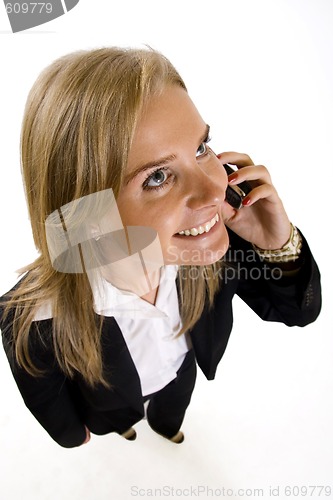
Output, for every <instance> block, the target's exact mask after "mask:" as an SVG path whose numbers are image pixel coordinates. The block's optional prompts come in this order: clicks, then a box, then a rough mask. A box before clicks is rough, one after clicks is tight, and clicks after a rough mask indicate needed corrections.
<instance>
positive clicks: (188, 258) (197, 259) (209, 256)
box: [164, 237, 229, 266]
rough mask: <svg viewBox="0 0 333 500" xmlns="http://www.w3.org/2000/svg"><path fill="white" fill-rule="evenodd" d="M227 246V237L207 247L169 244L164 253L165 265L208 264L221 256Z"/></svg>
mask: <svg viewBox="0 0 333 500" xmlns="http://www.w3.org/2000/svg"><path fill="white" fill-rule="evenodd" d="M228 248H229V238H228V237H227V238H223V241H221V242H220V244H219V245H214V247H208V248H192V249H189V248H179V247H178V246H175V245H173V246H170V247H169V249H168V252H166V254H165V255H164V262H165V264H166V265H171V264H173V265H179V266H209V265H211V264H214V263H215V262H218V261H219V260H221V259H222V258H223V256H224V255H225V254H226V252H227V250H228Z"/></svg>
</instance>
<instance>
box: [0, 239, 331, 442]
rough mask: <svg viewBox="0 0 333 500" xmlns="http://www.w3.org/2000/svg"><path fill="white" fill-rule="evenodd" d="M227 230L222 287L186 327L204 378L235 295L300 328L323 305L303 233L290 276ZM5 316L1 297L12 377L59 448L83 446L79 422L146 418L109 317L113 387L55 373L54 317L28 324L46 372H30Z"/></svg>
mask: <svg viewBox="0 0 333 500" xmlns="http://www.w3.org/2000/svg"><path fill="white" fill-rule="evenodd" d="M229 236H230V248H229V252H228V254H227V256H226V260H227V261H228V262H229V265H228V267H227V268H226V269H225V272H224V278H223V279H222V286H221V290H220V292H219V293H218V294H217V295H216V298H215V302H214V307H213V308H208V306H207V307H206V308H205V310H204V312H203V314H202V316H201V318H200V319H199V321H198V322H197V324H196V325H195V327H194V328H193V330H192V331H191V332H190V335H191V340H192V344H193V349H194V353H195V357H196V360H197V363H198V365H199V367H200V368H201V370H202V371H203V373H204V374H205V376H206V378H207V379H208V380H211V379H213V378H214V377H215V372H216V368H217V365H218V363H219V361H220V360H221V358H222V356H223V353H224V351H225V349H226V346H227V343H228V339H229V336H230V332H231V328H232V323H233V315H232V298H233V296H234V295H235V294H237V295H238V296H239V297H240V298H241V299H243V300H244V301H245V302H246V303H247V304H248V305H249V306H250V307H251V309H253V310H254V311H255V312H256V313H257V314H258V315H259V316H260V318H262V319H263V320H266V321H279V322H282V323H284V324H286V325H287V326H294V325H296V326H305V325H307V324H308V323H311V322H313V321H314V320H315V319H316V318H317V316H318V314H319V312H320V309H321V288H320V274H319V270H318V267H317V265H316V262H315V260H314V258H313V256H312V254H311V252H310V249H309V247H308V245H307V242H306V240H305V238H304V237H303V248H302V254H301V270H300V271H299V272H298V274H297V276H296V277H295V276H294V277H288V276H284V277H282V278H281V277H280V279H276V277H275V278H274V277H273V276H272V275H271V269H272V266H269V265H268V264H267V263H265V262H263V261H262V260H261V259H260V258H259V256H258V255H257V254H255V252H254V251H253V250H252V246H251V245H250V244H249V243H247V242H246V241H244V240H242V239H241V238H239V237H238V236H237V235H235V234H234V233H233V232H231V231H229ZM273 267H274V266H273ZM11 320H12V315H9V316H8V318H7V319H6V321H4V320H3V318H2V313H1V301H0V326H1V330H2V340H3V345H4V348H5V352H6V355H7V358H8V361H9V364H10V368H11V370H12V373H13V376H14V378H15V380H16V383H17V385H18V388H19V390H20V392H21V395H22V397H23V399H24V402H25V404H26V406H27V407H28V408H29V410H30V411H31V412H32V413H33V415H34V416H35V417H36V419H37V420H38V421H39V422H40V424H41V425H42V426H43V427H44V428H45V429H46V431H47V432H48V433H49V434H50V436H51V437H52V438H53V439H54V440H55V441H56V442H57V443H58V444H60V445H61V446H64V447H73V446H78V445H80V444H82V443H83V441H84V439H85V427H84V424H85V425H87V427H88V428H89V429H90V430H91V431H92V432H94V433H95V434H105V433H108V432H112V431H113V430H114V428H113V427H112V424H111V421H110V418H109V419H108V415H109V416H110V415H112V414H118V415H121V414H122V412H128V411H130V412H131V415H132V420H133V423H135V422H137V421H139V420H141V418H142V417H143V416H144V408H143V399H142V392H141V385H140V380H139V376H138V373H137V370H136V368H135V365H134V363H133V360H132V358H131V356H130V353H129V350H128V348H127V345H126V342H125V340H124V337H123V335H122V332H121V330H120V328H119V326H118V324H117V322H116V320H115V319H114V318H113V317H106V318H105V319H104V322H103V329H102V338H101V343H102V356H103V363H104V369H105V374H106V378H107V379H108V381H109V382H110V383H111V385H112V388H111V389H106V388H105V387H104V386H102V385H98V386H96V387H95V388H94V389H92V388H91V387H90V386H88V385H87V384H86V383H85V381H84V380H83V378H82V377H81V376H80V374H77V375H76V376H75V377H74V379H73V380H70V379H69V378H67V377H66V376H65V375H64V374H63V373H62V372H61V371H60V369H59V367H58V365H57V362H56V360H55V356H54V353H53V349H52V342H51V335H52V319H46V320H41V321H36V322H34V323H33V324H32V326H31V335H30V346H31V355H32V359H33V361H34V363H35V364H36V365H37V366H38V367H39V368H42V369H43V370H46V371H47V374H46V375H45V376H43V377H38V378H36V377H32V376H30V375H29V374H28V373H27V372H26V371H24V370H23V369H22V368H20V367H19V366H18V365H17V362H16V360H15V356H14V352H13V342H12V329H11V322H12V321H11ZM41 337H42V338H43V343H42V342H41V340H40V339H41ZM96 415H98V416H99V418H98V422H99V424H98V425H96V424H95V421H96V419H95V417H96ZM101 417H102V418H101ZM111 420H112V419H111Z"/></svg>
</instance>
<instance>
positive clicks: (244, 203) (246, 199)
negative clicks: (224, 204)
mask: <svg viewBox="0 0 333 500" xmlns="http://www.w3.org/2000/svg"><path fill="white" fill-rule="evenodd" d="M251 203H252V200H251V198H248V197H246V198H244V199H243V200H242V205H245V206H247V207H248V206H249V205H251Z"/></svg>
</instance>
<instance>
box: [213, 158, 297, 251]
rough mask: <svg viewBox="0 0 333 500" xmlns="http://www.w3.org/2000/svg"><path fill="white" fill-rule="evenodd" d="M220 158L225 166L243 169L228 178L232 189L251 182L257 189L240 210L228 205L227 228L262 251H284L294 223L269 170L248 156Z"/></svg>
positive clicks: (246, 199) (244, 201)
mask: <svg viewBox="0 0 333 500" xmlns="http://www.w3.org/2000/svg"><path fill="white" fill-rule="evenodd" d="M217 157H218V158H219V160H220V161H221V163H222V164H224V163H230V164H231V165H236V166H237V167H238V168H239V170H237V172H235V173H233V174H231V175H229V177H228V182H229V184H230V185H231V186H234V185H237V184H239V183H240V182H244V181H250V184H251V185H252V186H253V189H252V191H250V193H249V194H248V195H247V196H246V197H245V198H244V200H243V207H242V208H241V209H240V210H236V209H234V208H232V207H231V206H230V205H229V204H228V203H227V202H226V201H225V202H224V204H223V208H222V217H223V220H224V223H225V225H226V226H227V227H229V228H230V229H231V230H232V231H234V232H235V233H236V234H238V235H239V236H240V237H241V238H243V239H245V240H247V241H249V242H250V243H253V244H255V245H257V246H258V247H260V248H263V249H278V248H281V247H282V246H283V245H284V244H285V243H286V242H287V241H288V239H289V236H290V221H289V218H288V216H287V214H286V211H285V209H284V207H283V204H282V201H281V200H280V198H279V196H278V193H277V191H276V189H275V188H274V186H273V184H272V180H271V177H270V175H269V172H268V170H267V169H266V167H264V166H263V165H254V163H253V161H252V160H251V158H250V157H249V156H248V155H246V154H241V153H235V152H227V153H221V154H219V155H217Z"/></svg>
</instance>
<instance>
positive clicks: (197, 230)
mask: <svg viewBox="0 0 333 500" xmlns="http://www.w3.org/2000/svg"><path fill="white" fill-rule="evenodd" d="M219 220H220V217H219V214H216V215H215V216H214V217H213V218H212V219H210V220H209V221H207V222H205V223H204V224H200V226H197V227H191V228H190V229H183V230H182V231H179V233H176V235H179V236H193V237H196V236H200V235H202V234H204V233H209V231H210V230H211V229H212V228H213V227H214V226H215V224H216V223H217V222H218V221H219Z"/></svg>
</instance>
